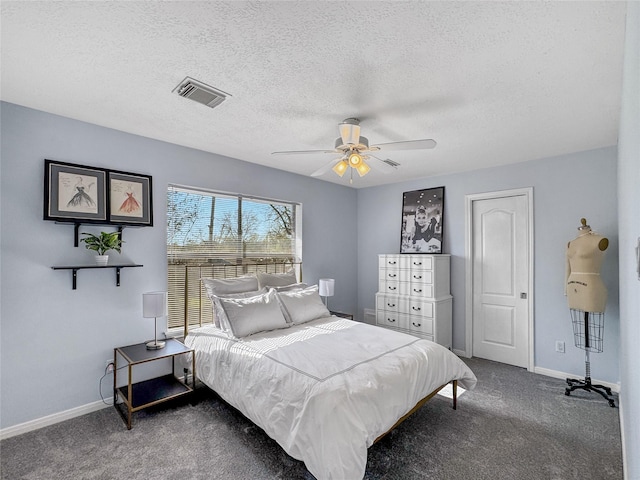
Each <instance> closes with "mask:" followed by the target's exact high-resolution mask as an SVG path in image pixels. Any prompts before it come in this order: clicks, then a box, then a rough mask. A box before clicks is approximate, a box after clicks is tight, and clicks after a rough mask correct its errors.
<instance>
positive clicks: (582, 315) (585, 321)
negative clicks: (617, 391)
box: [564, 218, 615, 407]
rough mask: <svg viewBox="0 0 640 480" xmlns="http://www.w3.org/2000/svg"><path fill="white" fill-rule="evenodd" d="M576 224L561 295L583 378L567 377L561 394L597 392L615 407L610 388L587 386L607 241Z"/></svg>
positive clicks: (601, 306)
mask: <svg viewBox="0 0 640 480" xmlns="http://www.w3.org/2000/svg"><path fill="white" fill-rule="evenodd" d="M580 223H581V225H580V226H579V227H578V236H577V237H576V238H575V239H573V240H571V241H570V242H569V244H568V245H567V254H566V258H567V262H566V275H565V292H564V293H565V295H566V296H567V301H568V303H569V309H570V312H571V319H572V322H573V333H574V337H575V344H576V347H578V348H582V349H583V350H585V366H586V375H585V379H584V380H579V379H574V378H567V385H569V387H568V388H566V389H565V395H570V393H571V392H572V391H574V390H576V389H583V390H587V391H591V392H595V393H599V394H600V395H602V396H603V397H604V398H605V399H607V401H608V402H609V405H610V406H612V407H615V402H614V400H613V398H612V396H611V389H610V388H608V387H605V386H604V385H593V384H592V383H591V365H590V362H589V352H596V353H599V352H602V341H603V330H604V310H605V306H606V304H607V287H605V285H604V283H603V282H602V279H601V278H600V267H601V266H602V260H603V258H604V251H605V250H606V249H607V247H608V246H609V240H608V239H606V238H605V237H603V236H601V235H598V234H597V233H595V232H593V231H592V230H591V227H590V226H589V225H587V220H586V219H584V218H582V219H580ZM605 392H606V393H605Z"/></svg>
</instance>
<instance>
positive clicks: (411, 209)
mask: <svg viewBox="0 0 640 480" xmlns="http://www.w3.org/2000/svg"><path fill="white" fill-rule="evenodd" d="M402 195H403V196H402V230H401V241H400V253H442V233H443V230H444V227H443V225H444V187H437V188H427V189H425V190H415V191H413V192H404V193H403V194H402Z"/></svg>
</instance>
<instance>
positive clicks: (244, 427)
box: [0, 359, 623, 480]
mask: <svg viewBox="0 0 640 480" xmlns="http://www.w3.org/2000/svg"><path fill="white" fill-rule="evenodd" d="M465 361H466V362H467V363H468V364H469V366H470V367H471V369H472V370H473V371H474V372H475V374H476V376H477V377H478V385H477V387H476V389H475V390H473V391H469V392H466V393H464V394H463V395H462V396H461V397H460V398H459V401H458V410H456V411H454V410H452V409H451V401H450V400H449V399H446V398H442V397H440V396H436V397H435V398H434V399H432V400H431V401H430V402H428V403H427V404H426V405H425V406H424V407H423V408H422V409H420V410H419V411H418V412H417V413H416V414H414V415H413V416H412V417H410V418H409V419H408V420H406V421H405V422H404V423H403V424H402V425H400V426H399V427H398V428H397V429H396V430H394V431H393V432H392V433H391V434H390V435H388V436H387V437H386V438H384V439H383V440H382V441H381V442H379V443H377V444H376V445H374V446H372V447H371V448H370V449H369V456H368V462H367V469H366V474H365V478H366V479H368V480H373V479H380V480H396V479H397V480H410V479H442V480H445V479H451V480H453V479H456V480H466V479H473V480H481V479H491V480H495V479H505V480H506V479H509V480H514V479H517V480H541V479H550V480H565V479H581V480H588V479H593V480H603V479H622V478H623V474H622V449H621V444H620V427H619V420H618V409H617V408H611V407H610V406H609V405H608V404H607V402H606V401H605V400H604V399H602V397H600V396H599V395H597V394H593V393H589V392H584V391H576V392H574V393H572V395H571V397H567V396H565V395H564V388H565V384H564V382H563V381H562V380H558V379H553V378H549V377H544V376H541V375H536V374H533V373H528V372H526V371H525V370H523V369H520V368H516V367H511V366H507V365H503V364H499V363H494V362H489V361H486V360H479V359H470V360H465ZM617 401H618V400H617V397H616V404H617ZM0 449H1V450H0V457H1V463H0V465H1V467H2V475H1V478H2V479H6V480H19V479H29V480H51V479H74V480H75V479H83V480H84V479H127V480H129V479H131V480H136V479H148V478H155V479H181V480H192V479H193V480H196V479H234V480H244V479H251V480H255V479H265V480H271V479H307V480H312V479H313V476H312V475H311V474H309V473H308V472H307V470H306V468H305V466H304V464H303V463H302V462H300V461H297V460H294V459H293V458H291V457H289V456H288V455H287V454H286V453H284V451H283V450H282V449H281V448H280V447H279V446H278V444H277V443H275V442H274V441H273V440H271V439H270V438H269V437H268V436H267V435H266V434H265V433H264V432H262V430H260V429H259V428H258V427H256V426H255V425H253V424H252V423H251V422H249V421H248V420H247V419H245V418H244V417H243V416H242V415H241V414H240V413H239V412H237V411H236V410H235V409H233V408H231V407H230V406H229V405H227V404H226V403H225V402H223V401H222V400H220V398H219V397H217V396H216V395H215V394H213V393H212V392H210V391H209V390H208V389H206V388H202V389H199V391H198V401H197V403H196V404H195V405H191V404H189V403H188V402H178V403H173V404H169V405H167V404H165V406H164V407H162V408H160V407H157V408H154V409H151V410H148V411H143V412H138V413H137V414H135V417H134V426H133V429H132V430H131V431H127V429H126V427H125V425H124V423H123V422H122V420H121V418H120V416H119V415H118V414H117V413H116V411H115V410H114V409H113V408H107V409H104V410H101V411H98V412H94V413H91V414H88V415H84V416H82V417H78V418H75V419H72V420H68V421H66V422H63V423H59V424H56V425H52V426H50V427H46V428H43V429H40V430H37V431H34V432H29V433H26V434H23V435H20V436H17V437H13V438H9V439H6V440H3V441H2V442H1V443H0Z"/></svg>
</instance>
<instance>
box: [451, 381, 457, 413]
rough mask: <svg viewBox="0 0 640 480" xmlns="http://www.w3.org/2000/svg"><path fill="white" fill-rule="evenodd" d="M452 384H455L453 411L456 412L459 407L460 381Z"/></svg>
mask: <svg viewBox="0 0 640 480" xmlns="http://www.w3.org/2000/svg"><path fill="white" fill-rule="evenodd" d="M451 383H452V384H453V409H454V410H456V408H457V406H458V380H454V381H453V382H451Z"/></svg>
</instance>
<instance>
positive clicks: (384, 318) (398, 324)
mask: <svg viewBox="0 0 640 480" xmlns="http://www.w3.org/2000/svg"><path fill="white" fill-rule="evenodd" d="M376 323H377V324H378V325H381V326H383V327H393V328H403V329H405V330H408V329H409V320H408V318H407V315H402V314H400V313H398V312H391V311H389V310H377V311H376Z"/></svg>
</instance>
